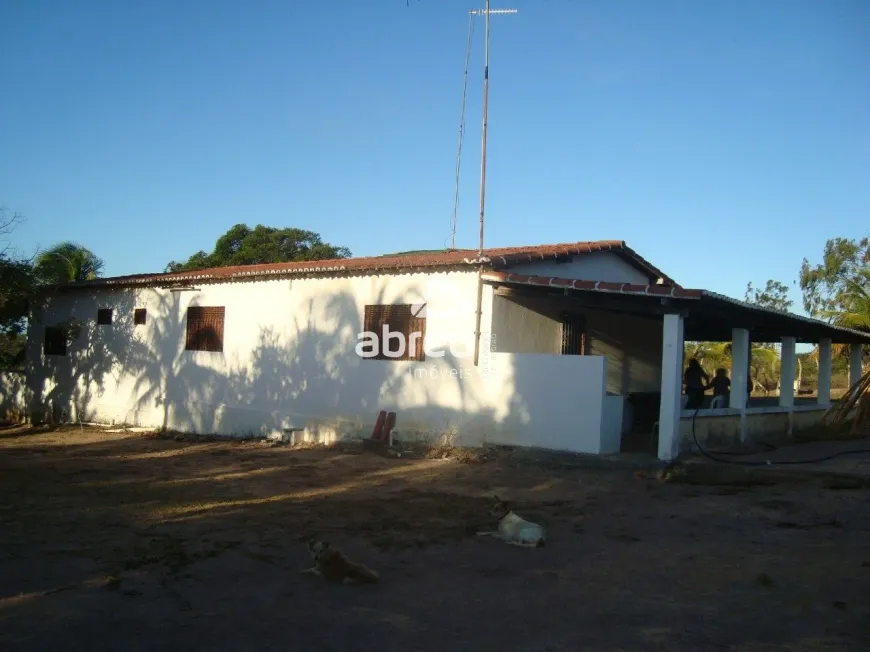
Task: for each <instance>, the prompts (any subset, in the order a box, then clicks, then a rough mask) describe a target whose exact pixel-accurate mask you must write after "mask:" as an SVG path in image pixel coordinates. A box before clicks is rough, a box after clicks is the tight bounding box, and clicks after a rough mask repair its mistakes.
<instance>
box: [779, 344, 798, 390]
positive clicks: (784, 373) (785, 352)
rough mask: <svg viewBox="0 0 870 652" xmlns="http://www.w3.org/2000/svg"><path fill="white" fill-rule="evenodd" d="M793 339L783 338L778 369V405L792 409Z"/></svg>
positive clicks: (793, 377) (793, 376)
mask: <svg viewBox="0 0 870 652" xmlns="http://www.w3.org/2000/svg"><path fill="white" fill-rule="evenodd" d="M794 352H795V338H793V337H783V338H782V346H781V357H782V359H781V364H780V368H779V405H780V407H792V406H793V405H794V379H795V366H796V365H795V354H794Z"/></svg>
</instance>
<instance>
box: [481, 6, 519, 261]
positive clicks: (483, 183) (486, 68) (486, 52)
mask: <svg viewBox="0 0 870 652" xmlns="http://www.w3.org/2000/svg"><path fill="white" fill-rule="evenodd" d="M489 3H490V0H486V9H472V10H471V11H470V12H469V13H471V14H474V15H480V14H483V15H484V16H485V17H486V37H485V39H484V46H483V47H484V49H483V52H484V55H483V132H482V134H481V137H480V141H481V142H480V241H479V243H478V247H477V252H478V255H479V256H482V255H483V212H484V206H485V200H486V124H487V120H486V118H487V109H488V100H489V16H490V14H515V13H517V10H516V9H490V7H489Z"/></svg>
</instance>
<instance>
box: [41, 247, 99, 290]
mask: <svg viewBox="0 0 870 652" xmlns="http://www.w3.org/2000/svg"><path fill="white" fill-rule="evenodd" d="M103 266H104V264H103V261H102V259H101V258H99V257H98V256H97V255H96V254H94V252H92V251H91V250H90V249H88V248H87V247H83V246H81V245H79V244H76V243H74V242H61V243H60V244H57V245H55V246H54V247H52V248H50V249H48V250H46V251H43V252H42V253H41V254H39V255H38V256H37V257H36V265H35V267H34V271H35V272H36V278H37V280H38V282H39V283H41V284H44V285H60V284H61V283H74V282H76V281H90V280H93V279H95V278H97V277H98V276H100V275H101V274H102V272H103Z"/></svg>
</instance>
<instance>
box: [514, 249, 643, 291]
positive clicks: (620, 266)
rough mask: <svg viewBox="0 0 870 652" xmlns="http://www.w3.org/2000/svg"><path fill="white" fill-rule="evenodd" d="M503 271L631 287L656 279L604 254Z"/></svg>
mask: <svg viewBox="0 0 870 652" xmlns="http://www.w3.org/2000/svg"><path fill="white" fill-rule="evenodd" d="M503 271H506V272H509V273H511V274H525V275H529V276H555V277H559V278H569V279H574V280H583V281H606V282H610V283H631V284H634V285H651V284H655V283H656V282H657V280H658V279H657V278H655V277H654V276H653V275H652V274H648V273H645V272H643V271H641V270H640V269H638V267H637V266H635V265H632V264H631V263H629V262H627V261H626V260H624V259H623V258H622V257H620V256H619V255H617V254H615V253H611V252H607V251H601V252H593V253H588V254H582V255H578V256H572V257H568V258H565V259H563V260H542V261H539V262H532V263H522V264H516V265H508V266H507V267H505V268H504V269H503Z"/></svg>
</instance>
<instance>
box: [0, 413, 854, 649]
mask: <svg viewBox="0 0 870 652" xmlns="http://www.w3.org/2000/svg"><path fill="white" fill-rule="evenodd" d="M439 445H440V448H438V447H433V449H432V452H431V453H430V456H429V457H423V458H418V459H407V458H400V459H390V458H388V457H383V456H378V455H373V454H369V453H364V454H358V453H354V452H351V450H350V449H347V448H342V447H333V448H329V449H324V448H315V449H310V450H302V449H301V447H300V448H298V449H293V448H290V447H286V446H275V447H273V446H269V445H263V444H261V443H259V442H254V441H247V442H238V441H217V440H215V441H204V440H202V438H196V439H185V438H181V439H180V440H179V441H176V440H175V438H174V436H172V435H170V436H169V437H166V436H161V437H156V436H153V435H147V434H134V433H129V432H111V433H110V432H105V431H103V430H99V429H94V428H83V429H81V428H78V427H75V428H59V429H54V430H50V429H43V430H39V429H25V428H7V429H5V430H0V491H2V493H3V496H4V497H5V500H4V501H3V502H2V503H0V532H2V538H0V577H2V578H3V582H2V591H0V648H2V649H4V650H12V649H39V650H51V649H65V650H69V649H79V648H81V649H85V648H89V647H91V645H90V643H89V641H88V640H87V638H86V637H82V636H76V633H77V632H83V631H96V632H98V633H99V634H98V635H99V637H100V640H101V641H104V642H106V641H109V642H111V644H112V645H111V649H129V648H130V647H137V646H139V647H142V648H143V649H162V648H167V649H176V648H177V649H180V648H182V647H185V648H187V649H190V648H191V647H197V648H200V649H210V650H223V649H227V650H237V649H248V648H249V647H250V645H251V641H252V640H254V639H256V641H257V647H258V648H260V647H269V646H270V645H273V646H276V647H277V646H281V647H282V648H302V649H336V650H339V649H366V648H373V647H375V646H377V647H380V648H386V649H389V650H393V649H395V650H406V649H433V650H435V649H438V650H441V649H445V648H450V649H490V648H500V649H537V650H543V649H584V650H615V649H634V650H645V649H686V650H689V649H691V650H705V649H732V650H804V651H806V652H810V651H820V650H835V649H853V650H857V649H862V648H860V647H855V646H856V645H857V642H856V641H860V640H862V639H861V636H862V635H865V634H866V632H867V623H868V617H870V602H868V598H867V595H868V593H867V590H866V587H867V586H868V585H870V549H868V545H867V543H866V532H867V531H868V530H870V515H868V512H867V509H866V495H867V494H866V493H862V492H849V491H839V492H832V493H828V492H824V491H819V490H818V489H815V488H813V489H807V488H801V487H799V486H798V487H774V488H771V487H757V486H755V487H753V486H744V487H740V486H737V487H735V486H722V487H706V486H685V485H680V484H670V483H662V482H659V481H657V480H656V479H646V478H638V477H635V475H634V474H633V473H632V472H631V471H625V472H616V471H603V470H602V471H590V470H583V471H568V470H564V471H553V470H544V469H542V468H536V467H529V466H525V467H522V468H521V467H519V466H518V465H517V464H514V463H512V461H511V459H510V456H509V455H508V454H506V453H505V454H502V455H500V456H499V457H497V458H495V459H492V458H490V457H487V456H484V457H477V458H475V460H476V461H477V462H478V463H476V464H460V463H457V461H456V458H457V457H459V456H460V455H458V454H457V449H456V447H455V446H452V442H451V441H449V438H445V440H444V441H443V442H440V443H439ZM445 455H446V456H447V459H445V457H444V456H445ZM496 493H497V494H499V495H500V496H502V497H505V498H507V499H509V500H511V501H512V502H514V503H515V505H516V508H517V510H518V511H519V512H520V513H521V514H522V515H523V516H525V517H527V518H530V519H533V520H536V521H538V522H540V523H542V524H544V525H546V526H547V527H548V528H549V530H550V541H549V542H548V545H547V547H546V548H543V549H539V550H534V551H528V550H520V549H515V548H512V547H510V546H505V545H502V544H499V543H498V542H496V541H492V540H481V539H479V538H478V537H475V536H474V533H475V531H477V530H480V529H489V528H490V527H491V526H492V523H489V522H487V518H486V511H487V509H488V508H489V506H490V503H491V496H492V495H493V494H496ZM307 536H318V537H323V538H326V539H328V540H330V541H331V542H333V543H335V544H336V545H339V546H340V547H342V548H343V549H345V550H346V551H347V552H348V553H349V554H350V556H351V557H352V558H354V559H356V560H358V561H361V562H363V563H365V564H366V565H369V566H371V567H373V568H375V569H376V570H378V571H379V572H380V573H381V575H382V577H383V583H382V584H381V585H380V586H378V587H374V588H370V589H361V590H355V589H354V590H351V589H347V588H346V587H329V586H325V585H324V584H323V583H320V582H317V581H316V580H315V579H312V578H310V577H306V576H300V575H299V574H298V573H297V571H298V570H299V569H301V568H304V567H305V566H306V565H307V564H308V561H309V560H308V558H307V554H306V552H305V547H304V545H303V544H302V541H301V540H302V539H303V538H305V537H307ZM372 591H374V592H375V593H372ZM336 613H341V618H340V619H338V620H336V618H335V614H336ZM463 646H464V647H463ZM825 646H827V647H825ZM838 646H840V647H838ZM850 646H851V647H850ZM137 649H138V648H137Z"/></svg>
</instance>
